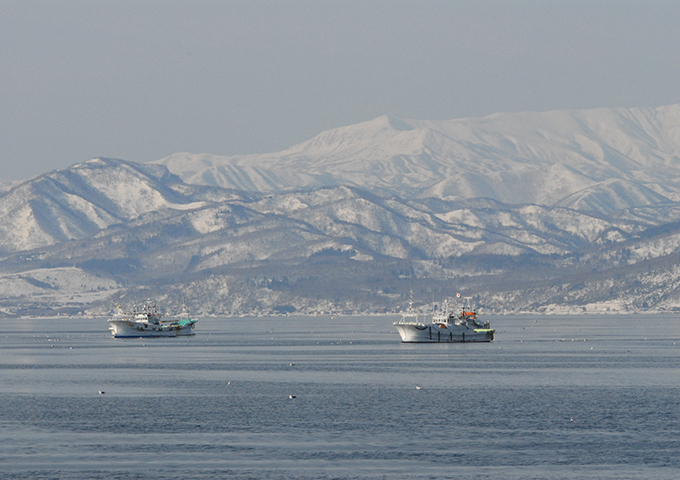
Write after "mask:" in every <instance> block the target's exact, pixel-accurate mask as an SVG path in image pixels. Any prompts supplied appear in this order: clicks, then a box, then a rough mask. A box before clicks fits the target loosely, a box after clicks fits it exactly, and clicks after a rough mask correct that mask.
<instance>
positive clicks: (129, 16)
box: [0, 0, 680, 179]
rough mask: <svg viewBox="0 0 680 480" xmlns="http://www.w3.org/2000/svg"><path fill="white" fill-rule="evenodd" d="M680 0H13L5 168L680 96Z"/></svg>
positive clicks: (0, 53)
mask: <svg viewBox="0 0 680 480" xmlns="http://www.w3.org/2000/svg"><path fill="white" fill-rule="evenodd" d="M679 24H680V1H649V0H645V1H621V0H612V1H596V0H589V1H575V0H569V1H556V0H553V1H550V0H543V1H526V0H525V1H500V0H487V1H480V0H477V1H452V0H446V1H427V0H413V1H399V0H375V1H370V0H362V1H350V0H342V1H340V0H337V1H330V0H328V1H323V0H314V1H311V0H310V1H255V0H248V1H195V0H192V1H172V0H163V1H140V0H134V1H122V0H117V1H102V0H98V1H89V0H88V1H30V0H20V1H13V0H12V1H8V0H0V112H1V115H2V117H1V120H0V141H1V143H0V145H1V146H2V150H1V152H0V166H1V167H2V168H1V171H0V178H11V179H20V178H27V177H30V176H33V175H36V174H39V173H43V172H46V171H49V170H52V169H57V168H65V167H67V166H69V165H72V164H74V163H79V162H82V161H85V160H87V159H89V158H92V157H97V156H107V157H116V158H123V159H127V160H134V161H140V162H144V161H148V160H155V159H158V158H162V157H165V156H167V155H169V154H171V153H174V152H179V151H188V152H195V153H200V152H208V153H216V154H225V155H230V154H237V153H260V152H269V151H278V150H282V149H284V148H286V147H289V146H291V145H294V144H296V143H299V142H301V141H304V140H307V139H309V138H311V137H312V136H314V135H316V134H317V133H319V132H320V131H322V130H327V129H330V128H335V127H340V126H343V125H350V124H354V123H359V122H362V121H366V120H370V119H372V118H375V117H377V116H380V115H384V114H386V115H390V116H394V117H398V118H411V119H451V118H460V117H466V116H484V115H488V114H491V113H495V112H499V111H506V112H518V111H526V110H539V111H547V110H555V109H571V108H594V107H619V106H623V107H644V106H648V107H656V106H660V105H666V104H673V103H680V28H678V25H679Z"/></svg>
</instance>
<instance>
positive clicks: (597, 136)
mask: <svg viewBox="0 0 680 480" xmlns="http://www.w3.org/2000/svg"><path fill="white" fill-rule="evenodd" d="M156 163H160V164H163V165H166V166H167V167H168V168H169V169H170V171H171V172H173V173H174V174H176V175H178V176H180V177H181V178H182V179H183V180H184V181H185V182H187V183H191V184H203V185H216V186H222V187H228V188H236V189H241V190H247V191H257V192H278V191H285V190H290V189H299V188H318V187H323V186H337V185H353V186H357V187H360V188H363V189H368V190H373V191H383V192H389V193H390V194H393V195H397V196H400V197H403V198H428V197H438V198H446V197H451V196H453V197H463V198H478V197H488V198H492V199H495V200H498V201H500V202H503V203H510V204H529V203H531V204H539V205H546V206H552V205H562V206H569V207H571V208H577V209H579V210H587V211H594V212H600V213H610V212H611V211H613V210H618V209H622V208H631V207H639V206H644V205H649V204H652V203H660V202H667V201H678V200H680V105H670V106H664V107H659V108H629V109H625V108H619V109H604V108H603V109H593V110H575V111H554V112H543V113H539V112H526V113H498V114H495V115H491V116H488V117H484V118H464V119H457V120H449V121H419V120H398V119H393V118H388V117H379V118H376V119H374V120H371V121H369V122H365V123H360V124H358V125H351V126H347V127H342V128H337V129H334V130H329V131H326V132H322V133H321V134H319V135H317V136H316V137H314V138H312V139H311V140H309V141H307V142H304V143H301V144H299V145H296V146H293V147H291V148H289V149H287V150H284V151H282V152H277V153H272V154H261V155H239V156H231V157H225V156H218V155H209V154H190V153H177V154H174V155H171V156H170V157H167V158H164V159H162V160H158V161H157V162H156Z"/></svg>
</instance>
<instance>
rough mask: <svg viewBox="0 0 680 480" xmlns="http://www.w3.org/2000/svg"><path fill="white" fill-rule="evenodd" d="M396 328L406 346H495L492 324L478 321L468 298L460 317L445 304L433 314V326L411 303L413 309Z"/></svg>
mask: <svg viewBox="0 0 680 480" xmlns="http://www.w3.org/2000/svg"><path fill="white" fill-rule="evenodd" d="M393 325H394V326H395V327H396V329H397V330H398V331H399V335H401V341H402V343H439V342H441V343H445V342H447V343H454V342H461V343H462V342H491V341H493V334H494V330H493V329H492V328H491V325H490V324H489V322H482V321H480V320H479V319H478V318H477V312H476V311H475V309H473V308H472V307H471V306H470V298H465V302H464V303H463V304H462V305H461V306H460V313H456V312H455V311H454V310H453V309H452V308H451V306H450V305H449V302H448V301H447V300H445V301H444V304H443V306H442V308H441V309H440V311H439V312H435V313H433V314H432V321H431V322H430V323H424V322H421V321H420V320H419V318H418V315H417V314H416V313H415V312H414V311H413V304H412V302H411V301H410V299H409V308H408V309H407V310H406V312H404V314H403V315H402V317H401V319H400V320H399V321H398V322H394V324H393Z"/></svg>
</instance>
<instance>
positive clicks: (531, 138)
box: [0, 106, 680, 315]
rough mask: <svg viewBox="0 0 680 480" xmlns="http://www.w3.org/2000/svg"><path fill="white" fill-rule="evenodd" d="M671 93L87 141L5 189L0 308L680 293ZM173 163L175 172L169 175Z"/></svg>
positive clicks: (494, 301) (268, 308)
mask: <svg viewBox="0 0 680 480" xmlns="http://www.w3.org/2000/svg"><path fill="white" fill-rule="evenodd" d="M679 125H680V106H668V107H661V108H657V109H616V110H610V109H598V110H586V111H572V112H547V113H533V112H529V113H522V114H497V115H492V116H490V117H486V118H478V119H474V118H473V119H460V120H451V121H442V122H434V121H411V120H409V121H406V120H396V119H390V118H387V117H381V118H378V119H375V120H372V121H370V122H366V123H363V124H359V125H353V126H348V127H343V128H339V129H335V130H331V131H328V132H323V133H322V134H320V135H318V136H317V137H315V138H313V139H311V140H310V141H308V142H305V143H302V144H300V145H297V146H295V147H291V148H290V149H288V150H286V151H284V152H279V153H276V154H270V155H249V156H239V157H218V156H213V155H191V154H176V155H173V156H171V157H168V158H167V159H164V160H162V161H159V162H157V163H156V164H154V163H152V164H136V163H134V162H128V161H124V160H115V159H105V158H96V159H92V160H90V161H87V162H85V163H82V164H79V165H74V166H72V167H70V168H68V169H65V170H61V171H54V172H50V173H47V174H44V175H40V176H37V177H34V178H32V179H29V180H25V181H23V182H19V183H17V184H14V185H13V186H12V187H11V188H10V189H9V190H7V191H5V192H2V193H0V220H1V221H0V287H2V289H1V290H2V292H0V313H1V314H3V315H27V314H30V315H33V314H38V315H55V314H62V313H67V314H73V313H78V312H85V313H89V314H100V313H101V314H106V313H108V312H109V311H110V309H111V307H112V306H113V304H114V302H116V301H118V299H119V298H120V299H121V300H123V301H124V302H125V301H127V302H129V303H138V302H139V301H141V300H144V299H146V298H148V297H154V298H155V299H157V300H158V301H159V302H161V303H162V304H164V305H165V306H166V307H167V308H169V309H170V310H174V309H179V308H180V306H181V301H182V298H186V300H187V304H188V305H189V307H190V308H191V309H192V310H193V311H194V312H195V313H197V314H199V315H205V314H220V315H221V314H244V313H250V314H271V313H286V312H297V313H314V312H357V311H361V312H389V311H392V312H394V311H397V310H398V309H399V308H401V307H403V305H404V304H405V302H406V295H407V294H408V291H409V290H413V292H414V298H416V300H417V301H418V302H419V303H425V302H431V301H432V299H433V298H436V299H441V298H443V297H445V296H449V295H451V294H452V293H453V292H456V291H457V292H461V293H465V294H466V295H478V297H477V301H478V303H479V305H480V306H481V307H482V308H484V309H486V310H487V311H491V310H493V311H498V312H508V311H546V312H574V313H575V312H583V311H610V312H612V311H640V310H656V311H675V310H678V309H680V268H678V267H677V265H678V264H680V181H679V179H680V157H679V153H678V152H680V149H679V145H680V126H679ZM171 172H172V173H171Z"/></svg>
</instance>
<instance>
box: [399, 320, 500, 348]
mask: <svg viewBox="0 0 680 480" xmlns="http://www.w3.org/2000/svg"><path fill="white" fill-rule="evenodd" d="M394 326H395V327H396V329H397V331H398V332H399V335H400V336H401V341H402V343H469V342H492V341H493V334H494V330H493V329H491V328H471V327H468V326H465V325H451V324H449V325H446V324H436V323H432V324H430V325H425V324H422V323H403V322H395V323H394Z"/></svg>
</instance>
